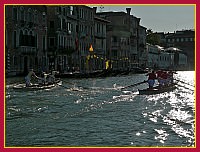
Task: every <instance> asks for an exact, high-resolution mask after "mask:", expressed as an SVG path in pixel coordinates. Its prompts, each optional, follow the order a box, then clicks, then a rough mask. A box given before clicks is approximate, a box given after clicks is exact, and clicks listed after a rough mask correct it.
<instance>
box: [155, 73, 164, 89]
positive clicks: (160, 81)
mask: <svg viewBox="0 0 200 152" xmlns="http://www.w3.org/2000/svg"><path fill="white" fill-rule="evenodd" d="M162 73H163V71H162V70H158V71H157V72H156V74H157V79H158V83H159V86H160V87H161V86H162V77H161V75H162Z"/></svg>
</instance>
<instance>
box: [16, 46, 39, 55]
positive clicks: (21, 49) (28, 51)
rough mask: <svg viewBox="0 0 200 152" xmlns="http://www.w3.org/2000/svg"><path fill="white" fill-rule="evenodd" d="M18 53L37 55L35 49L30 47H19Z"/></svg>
mask: <svg viewBox="0 0 200 152" xmlns="http://www.w3.org/2000/svg"><path fill="white" fill-rule="evenodd" d="M18 51H19V52H20V53H22V54H35V53H37V49H36V47H30V46H19V47H18Z"/></svg>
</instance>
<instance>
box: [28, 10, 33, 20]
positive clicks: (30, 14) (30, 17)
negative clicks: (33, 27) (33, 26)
mask: <svg viewBox="0 0 200 152" xmlns="http://www.w3.org/2000/svg"><path fill="white" fill-rule="evenodd" d="M32 18H33V16H32V12H31V9H29V10H28V21H29V22H32Z"/></svg>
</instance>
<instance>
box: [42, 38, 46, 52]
mask: <svg viewBox="0 0 200 152" xmlns="http://www.w3.org/2000/svg"><path fill="white" fill-rule="evenodd" d="M45 45H46V43H45V36H43V39H42V49H43V50H45V48H46V47H45Z"/></svg>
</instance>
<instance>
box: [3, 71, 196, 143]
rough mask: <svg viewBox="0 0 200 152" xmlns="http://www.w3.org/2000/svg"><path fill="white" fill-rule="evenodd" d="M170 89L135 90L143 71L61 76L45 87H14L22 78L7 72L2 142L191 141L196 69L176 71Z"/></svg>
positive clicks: (143, 75)
mask: <svg viewBox="0 0 200 152" xmlns="http://www.w3.org/2000/svg"><path fill="white" fill-rule="evenodd" d="M175 78H176V79H177V80H180V81H179V82H178V87H177V88H176V89H175V90H173V91H172V92H165V93H161V94H156V95H138V91H137V90H138V89H142V88H146V87H147V84H145V83H144V84H141V85H138V86H135V87H130V88H127V89H124V90H121V89H120V88H121V87H124V86H128V85H131V84H135V83H138V82H142V81H144V80H146V79H147V77H146V76H145V74H134V75H126V76H118V77H107V78H90V79H67V78H65V79H62V80H63V84H62V86H58V87H55V88H52V89H48V90H38V91H26V90H14V89H13V88H12V87H13V86H14V85H16V84H17V83H18V82H20V81H21V80H22V78H7V79H6V85H5V86H6V89H5V91H6V92H5V94H6V95H5V145H6V147H12V146H14V147H16V146H20V147H24V146H29V147H30V146H31V147H36V146H40V147H41V146H42V147H47V146H48V147H49V146H53V147H61V146H62V147H63V146H64V147H69V146H70V147H71V146H73V147H78V146H92V147H93V146H94V147H102V146H103V147H109V146H116V147H121V146H127V147H138V146H148V147H149V146H153V147H154V146H165V147H167V146H170V147H171V146H176V147H177V146H178V147H179V146H183V147H184V146H187V147H188V146H189V147H190V146H191V147H192V146H194V145H195V84H194V83H195V72H194V71H181V72H178V74H176V75H175Z"/></svg>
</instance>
